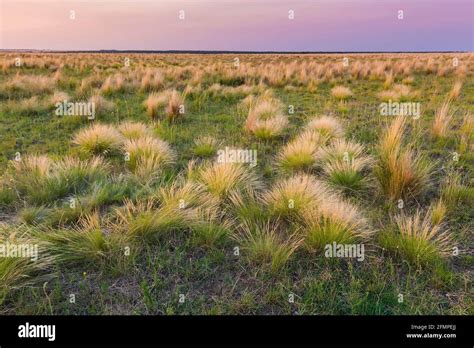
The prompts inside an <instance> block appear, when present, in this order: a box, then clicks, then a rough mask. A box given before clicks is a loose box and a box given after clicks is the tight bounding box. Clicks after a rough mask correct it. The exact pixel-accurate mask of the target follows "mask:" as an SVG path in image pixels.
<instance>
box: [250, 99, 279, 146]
mask: <svg viewBox="0 0 474 348" xmlns="http://www.w3.org/2000/svg"><path fill="white" fill-rule="evenodd" d="M281 108H282V106H281V102H280V101H279V100H277V99H275V98H272V97H261V98H258V99H257V100H256V101H251V105H250V109H249V113H248V116H247V120H246V122H245V128H246V129H247V131H249V132H250V133H252V134H254V135H255V136H256V137H258V138H261V139H268V138H273V137H276V136H279V135H280V134H281V133H282V132H283V131H284V129H285V128H286V127H287V125H288V117H286V116H285V115H283V114H282V112H281Z"/></svg>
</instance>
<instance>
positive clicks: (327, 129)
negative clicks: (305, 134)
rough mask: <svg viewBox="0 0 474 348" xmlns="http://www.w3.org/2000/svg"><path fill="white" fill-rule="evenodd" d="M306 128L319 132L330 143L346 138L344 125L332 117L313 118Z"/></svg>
mask: <svg viewBox="0 0 474 348" xmlns="http://www.w3.org/2000/svg"><path fill="white" fill-rule="evenodd" d="M306 128H307V129H309V130H312V131H316V132H318V133H319V134H320V135H321V136H323V137H326V138H327V140H328V141H329V140H331V139H333V138H342V137H343V136H344V129H343V128H342V125H341V124H340V123H339V121H338V120H337V119H335V118H334V117H331V116H321V117H317V118H313V119H312V120H310V121H309V122H308V125H307V126H306Z"/></svg>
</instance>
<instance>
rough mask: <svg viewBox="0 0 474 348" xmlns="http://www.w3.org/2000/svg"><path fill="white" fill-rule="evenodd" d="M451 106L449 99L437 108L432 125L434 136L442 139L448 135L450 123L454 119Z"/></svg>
mask: <svg viewBox="0 0 474 348" xmlns="http://www.w3.org/2000/svg"><path fill="white" fill-rule="evenodd" d="M450 108H451V104H450V100H449V99H448V100H447V101H445V102H444V103H443V104H442V105H441V107H440V108H439V109H438V110H436V114H435V118H434V121H433V124H432V125H431V135H432V136H433V137H434V138H438V139H442V138H446V136H447V135H448V131H449V124H450V123H451V121H452V119H453V112H451V111H450Z"/></svg>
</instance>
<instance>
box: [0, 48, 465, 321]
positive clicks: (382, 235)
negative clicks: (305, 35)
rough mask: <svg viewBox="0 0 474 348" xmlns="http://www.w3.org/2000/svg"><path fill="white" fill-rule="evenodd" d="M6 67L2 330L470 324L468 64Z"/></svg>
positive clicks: (0, 96)
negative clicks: (196, 318) (149, 320)
mask: <svg viewBox="0 0 474 348" xmlns="http://www.w3.org/2000/svg"><path fill="white" fill-rule="evenodd" d="M344 58H348V60H346V59H344ZM0 63H1V64H0V65H1V67H2V74H1V75H0V101H1V109H0V139H1V141H0V173H2V176H1V179H0V241H1V242H2V244H3V245H5V243H7V242H9V243H11V244H16V245H18V244H28V245H38V248H39V252H40V253H39V258H38V260H36V261H32V260H29V259H27V258H20V257H4V258H0V313H3V314H375V315H391V314H463V315H467V314H473V294H472V266H473V256H472V250H473V234H472V232H473V230H474V187H473V177H474V175H473V174H474V157H473V153H474V152H473V150H474V126H473V125H474V123H473V122H474V120H473V112H474V79H473V72H474V55H472V54H467V53H458V54H454V53H453V54H370V55H369V54H351V55H347V56H346V55H336V54H335V55H309V54H308V55H290V54H288V55H257V54H255V55H252V54H240V55H227V54H222V55H207V54H206V55H191V54H146V55H144V54H130V55H124V54H79V53H78V54H56V53H14V52H11V53H2V54H1V55H0ZM63 101H68V102H91V103H93V105H94V107H95V117H94V119H90V117H89V118H88V117H87V116H84V115H75V116H74V115H57V113H56V109H57V106H56V103H58V102H60V103H62V102H63ZM384 102H386V103H388V102H402V103H419V104H418V105H419V106H420V110H421V112H420V115H418V116H419V117H417V116H416V115H405V116H397V115H388V116H384V115H382V114H381V111H380V107H381V103H384ZM226 147H227V148H230V149H243V150H246V151H250V150H255V151H256V154H257V163H256V166H250V165H249V164H247V163H245V164H241V163H232V161H226V162H225V163H220V162H219V161H218V153H219V152H218V151H219V150H222V149H225V148H226ZM252 153H253V152H252ZM332 242H337V243H341V244H357V245H360V244H363V245H364V246H365V258H364V260H363V261H357V260H356V259H351V258H328V257H325V252H324V246H325V245H327V244H331V243H332Z"/></svg>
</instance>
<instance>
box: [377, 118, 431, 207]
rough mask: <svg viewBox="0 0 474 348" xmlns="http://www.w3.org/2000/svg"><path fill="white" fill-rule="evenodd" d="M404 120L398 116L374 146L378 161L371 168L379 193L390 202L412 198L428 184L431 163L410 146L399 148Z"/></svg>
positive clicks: (404, 125)
mask: <svg viewBox="0 0 474 348" xmlns="http://www.w3.org/2000/svg"><path fill="white" fill-rule="evenodd" d="M405 127H406V120H405V118H404V117H403V116H398V117H397V118H396V119H395V120H394V121H393V122H392V123H391V124H390V125H389V126H387V127H386V128H385V130H384V131H383V133H382V135H381V137H380V140H379V146H378V162H377V165H376V166H375V168H374V174H375V177H376V178H377V180H378V183H379V186H380V189H381V191H382V193H383V194H384V195H385V196H387V197H388V198H389V199H391V200H396V199H400V198H404V197H407V196H409V195H411V196H416V195H418V194H420V193H422V192H423V191H425V190H426V188H427V187H428V185H429V178H430V175H431V171H432V167H433V166H432V164H431V163H429V162H428V161H427V160H426V159H425V158H424V157H423V156H422V155H421V154H420V153H418V152H415V151H414V150H413V149H412V145H411V144H408V145H406V146H403V144H402V140H403V133H404V131H405Z"/></svg>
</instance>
